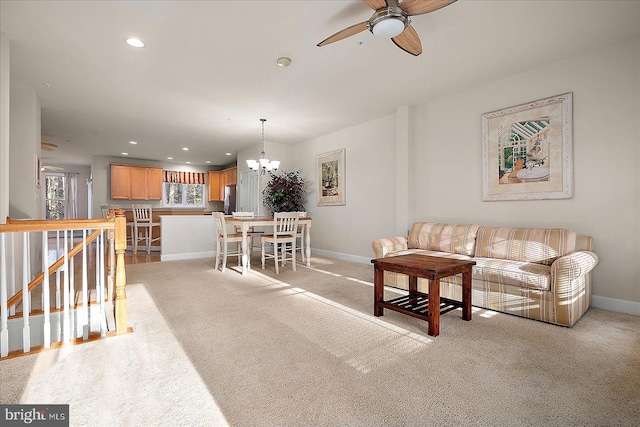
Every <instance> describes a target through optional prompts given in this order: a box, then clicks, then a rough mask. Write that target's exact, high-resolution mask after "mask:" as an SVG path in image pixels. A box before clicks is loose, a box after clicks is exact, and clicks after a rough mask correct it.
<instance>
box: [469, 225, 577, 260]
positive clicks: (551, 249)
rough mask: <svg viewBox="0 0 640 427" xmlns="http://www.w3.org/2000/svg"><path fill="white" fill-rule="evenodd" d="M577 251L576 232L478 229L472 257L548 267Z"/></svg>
mask: <svg viewBox="0 0 640 427" xmlns="http://www.w3.org/2000/svg"><path fill="white" fill-rule="evenodd" d="M575 250H576V233H575V232H573V231H569V230H565V229H561V228H499V227H480V229H479V230H478V233H477V241H476V251H475V256H477V257H482V258H498V259H506V260H513V261H521V262H535V263H539V264H545V265H551V264H553V262H554V261H555V260H556V259H558V258H559V257H561V256H562V255H565V254H567V253H569V252H573V251H575Z"/></svg>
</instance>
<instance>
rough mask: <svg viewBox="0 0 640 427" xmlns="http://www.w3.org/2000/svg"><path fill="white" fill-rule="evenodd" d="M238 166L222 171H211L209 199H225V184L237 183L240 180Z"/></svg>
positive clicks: (212, 200)
mask: <svg viewBox="0 0 640 427" xmlns="http://www.w3.org/2000/svg"><path fill="white" fill-rule="evenodd" d="M237 174H238V168H237V167H233V168H229V169H224V170H221V171H209V201H210V202H222V201H224V187H225V185H235V184H237V182H238V178H237Z"/></svg>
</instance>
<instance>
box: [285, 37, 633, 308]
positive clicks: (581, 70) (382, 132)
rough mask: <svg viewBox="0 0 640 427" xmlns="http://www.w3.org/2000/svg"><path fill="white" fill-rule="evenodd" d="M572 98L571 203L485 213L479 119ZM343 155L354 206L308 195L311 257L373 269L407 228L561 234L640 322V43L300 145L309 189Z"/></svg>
mask: <svg viewBox="0 0 640 427" xmlns="http://www.w3.org/2000/svg"><path fill="white" fill-rule="evenodd" d="M470 72H472V71H470ZM565 92H573V113H574V114H573V118H574V122H573V129H574V197H573V198H572V199H566V200H537V201H502V202H483V201H482V136H481V116H482V114H483V113H486V112H490V111H494V110H499V109H502V108H506V107H509V106H514V105H518V104H522V103H525V102H529V101H534V100H537V99H542V98H546V97H549V96H552V95H558V94H561V93H565ZM405 123H408V124H407V125H405ZM405 126H408V127H409V129H408V131H407V130H406V129H404V127H405ZM407 141H408V142H407ZM339 148H346V149H347V162H346V163H347V205H346V206H339V207H317V206H316V202H315V197H316V194H315V191H311V192H310V193H309V197H310V199H309V201H308V202H307V209H308V211H309V214H310V216H311V217H313V219H314V221H313V227H312V248H313V250H314V252H316V253H320V254H322V253H326V254H333V255H340V254H348V255H349V256H351V257H352V258H358V257H359V258H361V260H366V258H370V257H372V256H373V252H372V250H371V247H370V244H371V241H372V240H374V239H376V238H380V237H391V236H394V235H397V231H398V230H402V224H403V222H405V221H406V227H409V226H410V224H411V223H412V222H414V221H442V222H449V223H468V222H475V223H479V224H483V225H504V226H521V227H564V228H568V229H571V230H574V231H576V232H578V233H579V234H585V235H590V236H592V237H593V239H594V250H595V251H596V252H597V253H598V254H599V256H600V264H599V265H598V266H597V267H596V269H595V270H594V274H593V290H594V305H596V306H600V307H602V308H609V309H614V310H618V311H627V312H633V313H635V314H640V263H639V262H638V259H639V258H640V167H639V166H638V165H640V39H639V38H634V39H632V40H628V41H626V42H621V43H619V44H616V45H613V46H609V47H607V48H605V49H600V50H596V51H592V52H588V53H585V54H581V55H578V56H576V57H573V58H569V59H565V60H563V61H560V62H556V63H553V64H551V65H548V66H545V67H541V68H538V69H533V70H531V71H529V72H527V73H524V74H520V75H515V76H512V77H510V78H508V79H504V80H500V81H496V82H493V83H491V84H488V85H485V86H482V87H478V88H474V89H470V90H466V91H464V92H461V93H459V94H456V95H453V96H449V97H446V98H442V99H436V100H425V103H424V104H422V105H417V106H413V107H410V108H409V109H408V110H407V109H405V107H401V108H399V109H398V111H397V114H396V115H392V116H387V117H383V118H381V119H378V120H374V121H371V122H367V123H363V124H361V125H358V126H354V127H352V128H349V129H345V130H343V131H340V132H336V133H334V134H330V135H326V136H324V137H321V138H316V139H313V140H310V141H306V142H303V143H301V144H298V145H297V146H295V147H294V151H293V152H294V153H295V162H296V163H298V164H299V167H300V169H302V171H303V173H304V176H305V178H307V180H308V183H309V185H310V188H312V189H313V188H315V180H316V179H315V156H316V155H317V154H320V153H325V152H328V151H332V150H336V149H339ZM402 158H406V159H408V161H407V163H406V164H403V162H402ZM407 176H408V179H407ZM403 182H406V185H405V186H403V184H402V183H403ZM404 187H408V188H409V200H408V201H407V200H405V199H404V198H403V196H402V193H401V190H402V188H404ZM396 204H399V208H396V206H395V205H396ZM402 216H405V217H406V220H405V219H404V218H402Z"/></svg>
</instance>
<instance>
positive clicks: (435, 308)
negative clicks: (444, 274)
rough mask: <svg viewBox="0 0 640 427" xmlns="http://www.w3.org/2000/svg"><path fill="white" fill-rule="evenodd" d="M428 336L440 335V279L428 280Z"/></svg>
mask: <svg viewBox="0 0 640 427" xmlns="http://www.w3.org/2000/svg"><path fill="white" fill-rule="evenodd" d="M427 308H428V310H429V313H428V316H429V335H431V336H433V337H437V336H438V335H440V279H433V280H429V304H428V307H427Z"/></svg>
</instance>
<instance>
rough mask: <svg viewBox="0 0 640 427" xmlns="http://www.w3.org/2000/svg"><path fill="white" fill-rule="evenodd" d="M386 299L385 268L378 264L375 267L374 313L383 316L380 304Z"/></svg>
mask: <svg viewBox="0 0 640 427" xmlns="http://www.w3.org/2000/svg"><path fill="white" fill-rule="evenodd" d="M383 301H384V270H381V269H379V268H378V267H377V266H374V268H373V315H374V316H382V314H383V313H382V307H381V306H380V305H379V304H378V303H381V302H383Z"/></svg>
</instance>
